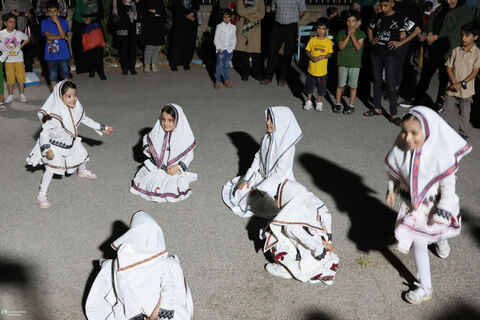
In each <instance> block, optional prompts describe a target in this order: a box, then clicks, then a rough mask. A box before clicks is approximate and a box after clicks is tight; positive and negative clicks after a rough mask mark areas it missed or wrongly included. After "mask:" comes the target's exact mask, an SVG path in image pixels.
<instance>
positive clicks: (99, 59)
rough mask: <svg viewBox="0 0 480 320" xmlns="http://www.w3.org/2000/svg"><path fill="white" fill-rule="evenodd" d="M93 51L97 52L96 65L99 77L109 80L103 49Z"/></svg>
mask: <svg viewBox="0 0 480 320" xmlns="http://www.w3.org/2000/svg"><path fill="white" fill-rule="evenodd" d="M92 50H93V51H95V65H96V67H95V68H96V70H97V72H98V75H99V76H100V79H102V80H107V77H106V76H105V71H104V68H103V47H98V48H95V49H92Z"/></svg>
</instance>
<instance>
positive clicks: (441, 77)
mask: <svg viewBox="0 0 480 320" xmlns="http://www.w3.org/2000/svg"><path fill="white" fill-rule="evenodd" d="M437 69H438V82H439V83H438V92H437V97H436V101H437V102H439V101H441V100H442V99H443V97H444V96H445V90H446V87H447V84H448V74H447V67H446V66H445V58H444V57H443V56H441V57H438V56H435V55H433V56H432V57H428V58H425V59H424V60H423V66H422V72H421V73H420V80H419V81H418V84H417V89H416V91H415V99H417V100H420V101H422V98H423V97H424V96H425V95H426V94H427V90H428V87H429V86H430V81H431V80H432V77H433V75H434V74H435V72H436V71H437Z"/></svg>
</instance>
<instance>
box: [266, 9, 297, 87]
mask: <svg viewBox="0 0 480 320" xmlns="http://www.w3.org/2000/svg"><path fill="white" fill-rule="evenodd" d="M305 10H306V6H305V0H273V1H272V11H274V12H275V22H274V24H273V26H272V31H271V36H270V42H269V45H268V61H267V70H266V72H265V77H264V79H263V80H262V81H260V83H261V84H269V83H270V82H272V79H273V74H274V73H275V69H276V67H277V58H278V50H280V47H281V46H282V44H285V46H284V49H283V61H282V62H281V65H280V73H279V75H278V85H279V86H284V85H285V84H286V83H287V76H288V70H289V68H290V64H291V63H292V55H293V51H294V50H295V42H296V39H297V29H298V21H299V20H300V19H301V18H302V17H303V16H304V15H305Z"/></svg>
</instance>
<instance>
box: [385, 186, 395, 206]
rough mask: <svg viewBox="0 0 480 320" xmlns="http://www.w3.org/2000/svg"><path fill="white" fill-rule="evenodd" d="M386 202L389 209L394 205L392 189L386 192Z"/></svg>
mask: <svg viewBox="0 0 480 320" xmlns="http://www.w3.org/2000/svg"><path fill="white" fill-rule="evenodd" d="M386 201H387V204H388V205H389V206H390V207H393V206H394V205H395V191H394V190H393V189H392V190H390V191H389V192H388V194H387V199H386Z"/></svg>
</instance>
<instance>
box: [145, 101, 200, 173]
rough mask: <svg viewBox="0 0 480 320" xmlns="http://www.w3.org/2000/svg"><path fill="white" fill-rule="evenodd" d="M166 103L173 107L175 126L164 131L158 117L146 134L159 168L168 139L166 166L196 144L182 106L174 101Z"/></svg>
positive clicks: (178, 159)
mask: <svg viewBox="0 0 480 320" xmlns="http://www.w3.org/2000/svg"><path fill="white" fill-rule="evenodd" d="M168 105H169V106H171V107H172V108H173V109H175V119H176V120H175V121H176V123H175V128H174V129H173V130H172V131H170V132H165V131H164V130H163V128H162V125H161V124H160V119H159V120H157V123H155V126H154V127H153V129H152V131H150V133H149V134H148V136H147V141H148V144H149V147H150V151H151V152H152V156H153V158H154V160H155V164H156V165H157V167H159V168H160V167H161V166H162V163H163V160H164V157H165V151H166V146H167V142H168V141H170V155H169V158H168V161H167V167H169V166H171V165H172V164H175V163H177V162H179V161H180V160H181V159H182V158H183V157H184V156H185V155H186V154H187V153H188V152H190V151H191V150H193V149H194V148H195V145H196V142H195V137H194V136H193V132H192V129H191V128H190V124H189V123H188V120H187V117H186V116H185V113H183V110H182V108H181V107H180V106H179V105H178V104H175V103H170V104H168ZM160 116H161V115H160Z"/></svg>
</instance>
